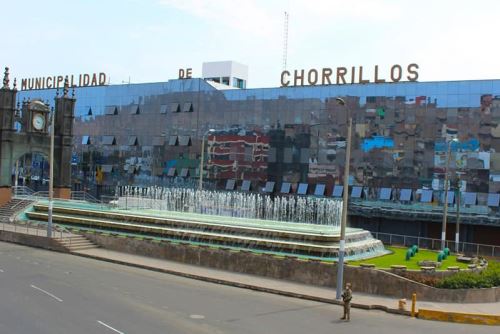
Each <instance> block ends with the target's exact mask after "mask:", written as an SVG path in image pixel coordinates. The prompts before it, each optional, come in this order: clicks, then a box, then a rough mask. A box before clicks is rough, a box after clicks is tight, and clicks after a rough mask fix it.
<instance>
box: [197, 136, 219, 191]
mask: <svg viewBox="0 0 500 334" xmlns="http://www.w3.org/2000/svg"><path fill="white" fill-rule="evenodd" d="M214 131H215V130H214V129H208V130H207V131H206V132H205V133H204V134H203V137H202V138H201V157H200V180H199V184H198V190H200V191H201V190H203V164H204V161H203V160H204V159H205V137H206V136H207V135H208V134H209V133H211V132H214Z"/></svg>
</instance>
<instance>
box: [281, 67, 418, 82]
mask: <svg viewBox="0 0 500 334" xmlns="http://www.w3.org/2000/svg"><path fill="white" fill-rule="evenodd" d="M417 70H418V65H417V64H409V65H408V66H406V67H405V68H404V69H403V66H401V65H397V64H396V65H392V66H391V68H390V69H389V70H386V71H380V70H379V66H378V65H375V67H374V69H373V76H372V77H368V74H367V71H365V70H364V69H363V66H357V67H356V66H352V67H350V68H347V67H337V68H336V69H332V68H330V67H326V68H322V69H319V70H317V69H310V70H308V71H306V70H294V71H293V72H292V71H287V70H285V71H283V72H281V86H282V87H289V86H316V85H345V84H356V83H359V84H366V83H384V82H399V81H402V80H403V81H404V80H408V81H417V79H418V71H417Z"/></svg>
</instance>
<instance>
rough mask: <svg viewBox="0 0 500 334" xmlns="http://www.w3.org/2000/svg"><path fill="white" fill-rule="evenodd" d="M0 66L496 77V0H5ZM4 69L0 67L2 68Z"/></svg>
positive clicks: (499, 70) (164, 74) (128, 72)
mask: <svg viewBox="0 0 500 334" xmlns="http://www.w3.org/2000/svg"><path fill="white" fill-rule="evenodd" d="M1 7H2V11H1V25H2V30H3V33H2V35H3V41H2V47H1V48H0V50H1V53H0V66H2V67H4V66H9V67H10V68H11V75H12V77H17V78H22V77H23V78H24V77H40V76H52V75H66V74H80V73H94V72H106V73H107V74H108V78H110V81H111V83H112V84H117V83H121V82H122V81H126V82H128V81H129V78H130V81H131V82H132V83H139V82H157V81H167V80H169V79H173V78H176V77H177V71H178V69H179V68H187V67H191V68H193V76H194V77H197V76H201V64H202V62H204V61H216V60H235V61H238V62H241V63H244V64H246V65H248V66H249V83H248V86H249V87H274V86H279V85H280V72H281V70H282V55H283V27H284V12H285V11H287V12H288V13H289V34H288V36H289V39H288V66H287V67H288V69H292V70H293V69H310V68H323V67H332V68H333V67H337V66H359V65H363V66H364V67H367V68H370V67H372V66H373V65H374V64H378V65H380V66H381V68H384V67H386V68H388V67H390V66H391V65H393V64H401V65H407V64H409V63H417V64H419V66H420V70H419V74H420V76H419V81H436V80H463V79H495V78H496V79H500V42H499V32H500V28H499V27H500V26H499V23H498V21H499V20H500V15H499V13H500V1H498V0H475V1H470V0H468V1H465V0H439V1H438V0H419V1H415V0H411V1H410V0H408V1H405V0H316V1H315V0H309V1H301V0H273V1H270V0H267V1H264V0H263V1H257V0H256V1H252V0H246V1H237V0H233V1H231V0H213V1H208V0H207V1H202V0H85V1H84V0H71V1H68V0H64V1H62V0H61V1H58V0H44V1H41V0H23V1H21V0H19V1H7V0H6V1H3V3H2V6H1ZM2 72H3V71H2Z"/></svg>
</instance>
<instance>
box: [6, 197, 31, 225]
mask: <svg viewBox="0 0 500 334" xmlns="http://www.w3.org/2000/svg"><path fill="white" fill-rule="evenodd" d="M33 202H34V201H30V200H25V199H19V198H13V199H11V200H10V201H9V202H7V203H6V204H5V205H3V206H1V207H0V222H5V223H9V222H10V219H11V218H14V217H15V215H16V214H17V213H19V212H21V211H23V210H24V209H26V208H27V207H28V206H30V205H31V204H33Z"/></svg>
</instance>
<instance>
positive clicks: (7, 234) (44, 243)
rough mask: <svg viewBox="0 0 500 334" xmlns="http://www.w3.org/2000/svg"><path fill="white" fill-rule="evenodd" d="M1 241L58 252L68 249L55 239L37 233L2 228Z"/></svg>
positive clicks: (0, 232)
mask: <svg viewBox="0 0 500 334" xmlns="http://www.w3.org/2000/svg"><path fill="white" fill-rule="evenodd" d="M0 241H7V242H13V243H16V244H21V245H27V246H31V247H38V248H44V249H49V250H55V251H58V252H67V251H68V250H67V249H66V248H64V247H62V246H61V245H60V244H59V243H58V242H57V241H56V240H54V239H51V238H47V237H43V236H37V235H30V234H23V233H18V232H11V231H1V230H0Z"/></svg>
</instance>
